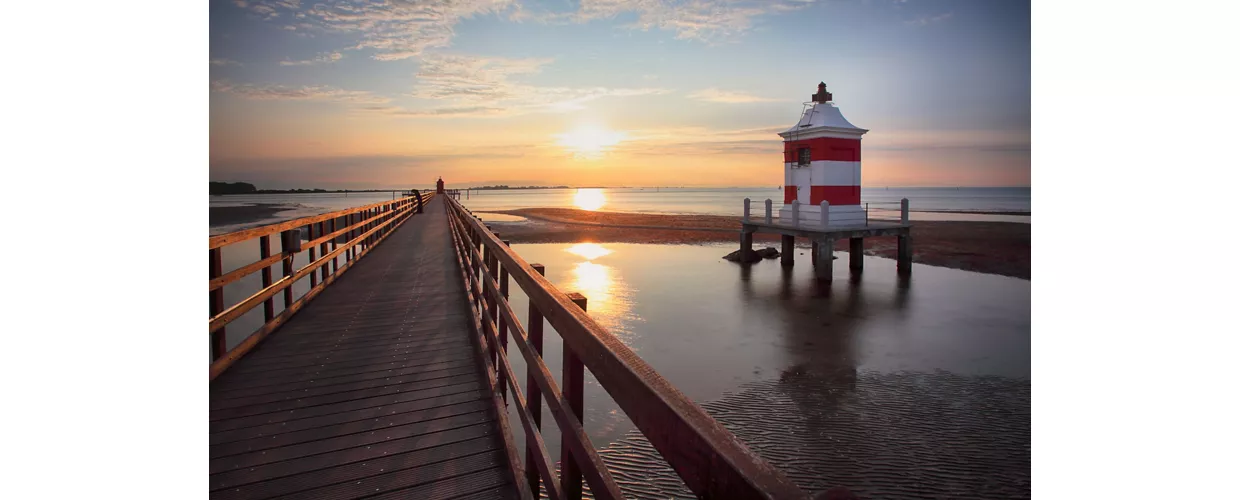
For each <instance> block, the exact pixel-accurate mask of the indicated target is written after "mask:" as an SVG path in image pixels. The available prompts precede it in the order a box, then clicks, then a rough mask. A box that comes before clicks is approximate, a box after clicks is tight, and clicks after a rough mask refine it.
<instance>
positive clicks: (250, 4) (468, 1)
mask: <svg viewBox="0 0 1240 500" xmlns="http://www.w3.org/2000/svg"><path fill="white" fill-rule="evenodd" d="M236 3H237V5H238V6H240V7H242V8H244V9H247V10H248V11H250V12H252V13H254V14H256V15H258V16H260V17H262V18H263V19H264V20H267V21H272V22H282V23H284V24H283V26H282V27H283V28H284V29H287V30H291V31H321V32H325V33H343V34H355V35H358V39H357V41H356V43H355V44H354V45H353V46H351V47H347V48H349V49H354V50H361V49H371V50H374V51H375V53H374V54H373V56H372V57H373V58H374V59H377V60H381V61H394V60H400V59H408V58H411V57H416V56H418V55H421V54H422V52H423V51H425V50H426V49H428V48H434V47H447V46H449V45H451V42H452V37H453V35H454V34H455V32H454V30H453V28H454V26H455V25H456V24H457V23H458V22H460V21H461V20H463V19H469V18H472V17H474V16H478V15H484V14H493V13H499V12H502V11H504V10H505V9H507V8H509V7H511V6H512V5H513V4H514V1H513V0H437V1H424V2H416V1H390V2H381V3H370V2H355V1H345V0H336V1H327V2H321V3H314V4H313V5H310V6H308V7H306V8H302V5H301V4H300V2H297V1H290V0H253V1H246V2H242V1H239V2H236Z"/></svg>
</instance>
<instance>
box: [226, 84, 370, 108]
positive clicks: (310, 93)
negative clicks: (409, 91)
mask: <svg viewBox="0 0 1240 500" xmlns="http://www.w3.org/2000/svg"><path fill="white" fill-rule="evenodd" d="M211 91H212V92H223V93H229V94H235V95H238V96H241V97H243V98H246V99H254V100H260V101H330V102H346V103H357V104H368V103H369V104H382V103H386V102H388V101H390V100H391V99H388V98H386V97H382V96H377V95H375V94H372V93H370V92H366V91H361V90H344V89H338V88H335V87H328V86H325V85H308V86H301V87H288V86H284V85H269V84H259V85H256V84H249V83H246V84H233V83H230V82H227V81H214V82H211Z"/></svg>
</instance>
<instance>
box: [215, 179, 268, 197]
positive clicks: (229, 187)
mask: <svg viewBox="0 0 1240 500" xmlns="http://www.w3.org/2000/svg"><path fill="white" fill-rule="evenodd" d="M257 191H258V188H255V187H254V185H253V184H250V183H248V182H212V183H211V194H254V193H255V192H257Z"/></svg>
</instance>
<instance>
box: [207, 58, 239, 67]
mask: <svg viewBox="0 0 1240 500" xmlns="http://www.w3.org/2000/svg"><path fill="white" fill-rule="evenodd" d="M211 65H212V66H240V65H241V63H239V62H237V61H234V60H232V59H212V60H211Z"/></svg>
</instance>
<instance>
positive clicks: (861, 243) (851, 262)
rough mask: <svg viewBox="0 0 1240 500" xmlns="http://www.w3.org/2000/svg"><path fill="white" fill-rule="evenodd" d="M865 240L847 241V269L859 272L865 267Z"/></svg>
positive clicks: (851, 239) (850, 239)
mask: <svg viewBox="0 0 1240 500" xmlns="http://www.w3.org/2000/svg"><path fill="white" fill-rule="evenodd" d="M864 254H865V238H849V239H848V268H849V269H852V270H854V271H860V270H861V268H862V267H865V260H864Z"/></svg>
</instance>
